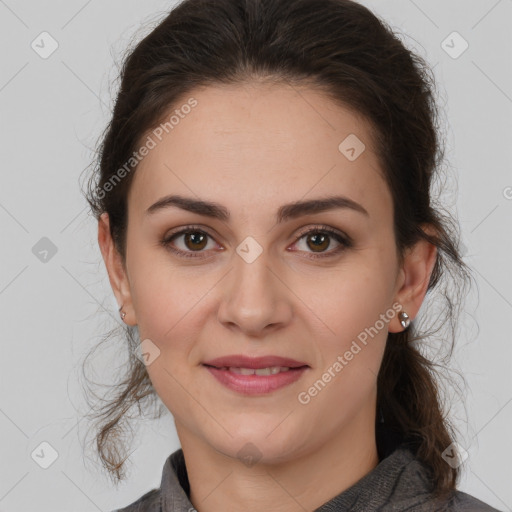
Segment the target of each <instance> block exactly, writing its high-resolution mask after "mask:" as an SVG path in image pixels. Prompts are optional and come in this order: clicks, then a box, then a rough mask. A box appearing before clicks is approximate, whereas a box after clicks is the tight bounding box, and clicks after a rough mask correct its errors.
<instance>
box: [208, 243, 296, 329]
mask: <svg viewBox="0 0 512 512" xmlns="http://www.w3.org/2000/svg"><path fill="white" fill-rule="evenodd" d="M233 265H234V268H233V269H232V270H231V272H229V276H227V280H226V281H225V283H224V288H223V291H222V299H221V304H220V305H219V309H218V314H217V316H218V320H219V322H221V323H222V324H223V325H224V326H225V327H227V328H229V329H231V330H239V331H241V332H243V333H244V334H245V335H247V336H251V337H262V336H265V335H267V334H268V333H269V332H272V331H275V330H278V329H280V328H283V327H284V326H285V325H287V324H288V323H289V322H290V321H291V319H292V315H293V304H292V302H291V301H292V296H293V294H292V293H291V292H290V290H289V289H288V288H287V286H286V284H285V283H284V282H283V281H284V279H283V276H280V275H279V272H278V271H277V272H276V271H275V270H273V269H272V268H271V267H270V266H269V261H268V258H267V257H266V253H265V251H264V252H263V253H262V254H260V256H259V257H258V258H257V259H256V260H255V261H252V262H251V263H248V262H247V261H245V260H244V259H243V258H242V257H240V256H239V255H238V254H236V255H235V256H234V262H233Z"/></svg>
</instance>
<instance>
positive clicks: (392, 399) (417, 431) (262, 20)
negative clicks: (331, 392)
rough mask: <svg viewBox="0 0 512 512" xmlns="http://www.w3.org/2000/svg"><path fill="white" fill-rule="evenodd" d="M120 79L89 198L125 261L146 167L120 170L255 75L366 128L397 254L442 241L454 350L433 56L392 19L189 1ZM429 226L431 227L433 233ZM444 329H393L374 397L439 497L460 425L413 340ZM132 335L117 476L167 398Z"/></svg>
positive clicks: (304, 2) (455, 250) (107, 417)
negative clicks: (199, 103)
mask: <svg viewBox="0 0 512 512" xmlns="http://www.w3.org/2000/svg"><path fill="white" fill-rule="evenodd" d="M120 79H121V80H120V90H119V92H118V95H117V100H116V103H115V108H114V112H113V115H112V118H111V121H110V123H109V124H108V126H107V128H106V131H105V133H104V134H103V136H102V138H101V140H100V147H99V155H98V159H97V164H98V165H97V166H96V167H95V172H94V173H93V175H92V176H91V178H90V180H89V182H88V190H87V193H86V196H87V200H88V202H89V204H90V207H91V209H92V212H93V214H94V216H95V217H96V218H97V219H98V218H99V216H100V215H101V214H102V213H103V212H107V213H108V214H109V217H110V229H111V235H112V238H113V240H114V242H115V244H116V247H117V249H118V251H119V253H120V254H121V256H122V258H123V261H124V259H125V256H126V252H125V251H126V228H127V194H128V190H129V188H130V183H131V181H132V179H133V176H134V172H135V170H136V166H134V167H133V169H132V170H131V172H126V173H123V178H122V179H121V180H119V179H117V181H116V182H115V183H114V182H113V178H115V175H116V173H118V171H119V169H121V168H123V166H124V168H125V169H126V163H127V162H128V161H129V160H130V158H131V156H132V154H133V153H134V151H136V150H137V149H138V148H139V147H140V145H141V141H142V140H143V136H145V135H147V133H148V131H149V130H151V129H153V128H154V127H156V126H158V124H159V123H160V122H161V120H162V118H163V116H164V115H165V114H166V113H168V112H169V111H170V109H171V108H175V107H176V106H179V104H180V102H184V101H185V100H184V98H186V97H187V95H191V94H193V91H194V89H195V88H196V87H199V86H208V85H219V84H239V83H243V82H250V81H253V80H259V81H262V80H266V81H269V82H275V83H288V84H296V85H301V84H302V85H304V84H306V85H310V86H311V87H317V88H318V90H321V91H323V92H324V93H325V94H327V95H328V96H329V97H330V98H332V99H333V100H335V101H337V102H339V103H340V104H342V105H344V106H346V107H348V108H350V109H352V110H353V111H355V112H357V113H359V114H360V115H362V116H363V117H364V118H365V119H366V120H367V121H368V122H369V123H370V125H371V127H372V130H373V136H374V143H375V144H374V145H375V151H376V152H377V155H378V157H379V159H380V163H381V168H382V171H383V173H384V176H385V179H386V182H387V183H388V185H389V188H390V191H391V193H392V197H393V204H394V229H395V235H396V246H397V252H398V254H399V255H400V257H403V255H404V251H405V250H406V249H407V248H408V247H410V246H412V245H413V244H414V243H415V242H418V241H419V240H421V239H425V240H428V241H429V242H430V243H432V244H434V245H435V246H436V247H437V249H438V251H437V261H436V263H435V267H434V270H433V273H432V276H431V279H430V283H429V288H428V293H427V296H426V299H425V300H426V301H429V300H431V302H432V303H433V304H434V305H439V304H441V303H443V305H442V307H440V308H439V310H440V311H442V312H443V313H444V320H443V321H442V322H441V324H440V325H441V326H444V325H446V321H448V324H449V326H450V327H451V328H450V329H449V330H448V336H444V337H442V338H441V339H439V340H438V343H440V344H442V345H443V346H445V347H447V348H448V352H449V353H448V355H450V354H451V351H452V349H453V340H454V339H455V328H456V317H457V314H456V313H457V311H458V309H457V308H458V306H460V304H461V301H462V299H463V297H464V296H465V286H466V284H468V280H469V279H470V278H471V275H470V273H469V271H468V269H467V267H466V265H465V263H464V262H463V260H462V258H461V256H460V254H459V246H458V224H457V223H456V221H455V220H454V219H453V218H451V217H450V215H449V214H445V213H442V212H443V210H442V208H441V207H440V206H439V205H435V204H434V203H435V202H434V199H433V198H432V197H431V195H432V189H433V187H434V184H435V183H434V182H435V178H436V177H438V176H439V171H440V170H441V163H442V160H443V154H444V151H443V148H442V144H441V141H440V137H439V133H440V127H439V123H438V118H439V114H438V107H437V105H436V101H435V97H434V93H435V82H434V79H433V76H432V71H431V69H430V68H429V67H428V65H427V64H426V63H425V61H424V60H423V59H422V58H421V57H419V56H418V55H416V54H415V53H414V52H412V51H410V50H408V49H407V48H406V47H405V45H404V44H403V43H402V42H401V40H400V38H399V37H398V36H397V35H396V34H395V32H394V31H393V30H392V29H391V28H390V26H389V25H387V24H386V23H385V22H384V21H382V20H380V19H379V18H377V17H376V16H375V15H374V14H373V13H372V12H370V11H369V10H368V9H367V8H366V7H364V6H362V5H360V4H358V3H356V2H354V1H350V0H293V1H292V0H184V1H182V2H180V3H179V4H178V5H177V6H176V7H175V8H173V9H172V11H171V12H170V13H168V14H167V15H166V17H165V19H163V21H161V22H160V23H159V24H158V25H157V26H156V28H154V30H152V31H151V33H150V34H149V35H147V36H146V37H145V38H144V39H143V40H142V41H140V42H139V43H138V44H137V45H136V47H135V48H134V49H133V50H131V51H130V53H129V55H128V56H127V57H126V59H125V61H124V65H123V67H122V70H121V73H120ZM340 142H341V141H340ZM118 177H119V174H118ZM108 183H111V185H112V184H113V186H110V187H108V185H107V184H108ZM425 225H430V226H432V227H433V228H434V232H435V234H430V235H429V234H427V232H426V231H424V230H423V229H422V227H425ZM451 293H454V297H451V296H450V295H451ZM434 294H437V295H435V300H434V299H433V298H432V296H433V295H434ZM439 328H440V327H439ZM439 328H438V329H437V330H433V331H432V332H430V333H427V331H426V330H422V331H421V333H420V329H419V328H418V326H417V322H416V321H415V322H413V323H412V324H411V327H410V328H409V329H408V330H405V331H403V332H400V333H389V335H388V339H387V345H386V349H385V353H384V358H383V361H382V366H381V369H380V372H379V375H378V397H377V405H378V408H379V413H382V415H383V417H384V419H385V424H386V425H387V426H388V428H390V429H391V430H393V431H395V432H397V433H398V434H400V435H401V436H403V438H407V439H408V440H409V441H410V443H411V447H414V450H415V453H416V455H417V457H418V458H419V459H420V460H422V461H423V462H424V463H425V464H426V466H427V467H428V468H429V469H430V470H431V474H432V483H433V491H435V492H436V493H438V494H443V493H446V492H449V491H451V490H453V489H454V488H455V485H456V481H457V477H458V470H457V469H455V468H452V467H451V466H450V465H448V464H447V463H446V462H445V461H444V460H443V458H442V456H441V454H442V452H443V451H444V450H445V449H446V448H447V447H448V446H449V445H450V444H451V442H452V440H453V439H454V435H453V429H452V427H451V426H450V424H449V422H448V420H447V418H446V414H445V411H444V410H443V406H442V404H443V400H442V399H441V396H440V390H441V387H440V385H439V382H440V381H439V378H438V377H439V376H438V374H437V372H436V367H437V366H439V365H440V363H434V362H433V361H432V360H431V358H429V357H427V356H426V354H425V352H424V351H423V350H422V346H419V345H418V344H417V341H418V340H425V341H426V340H427V337H428V336H431V335H433V334H435V333H436V332H438V330H439ZM110 334H111V333H109V335H107V337H106V338H105V339H108V336H110ZM125 334H126V339H127V340H128V344H129V349H130V350H129V352H128V360H127V364H126V366H125V367H123V369H124V370H125V373H124V374H123V375H124V376H123V377H122V378H121V379H120V382H118V383H117V384H116V385H115V386H113V387H112V388H111V389H112V396H111V397H110V399H109V400H105V399H103V401H104V402H105V403H104V404H103V405H102V407H101V409H100V410H99V412H98V414H96V417H97V418H98V419H99V422H98V428H97V433H96V446H97V450H98V452H99V455H100V458H101V460H102V463H103V464H104V466H105V468H107V469H108V471H109V472H110V474H111V476H115V478H116V479H117V481H119V480H121V479H122V478H123V466H124V462H125V459H126V457H125V454H126V452H125V450H124V449H123V447H124V445H123V434H124V432H125V430H126V428H128V426H129V424H128V421H127V419H128V417H129V415H128V413H129V411H130V410H131V409H132V408H133V407H135V406H136V407H137V408H138V414H137V415H140V414H141V404H142V403H144V404H145V405H148V404H149V402H150V401H151V400H153V402H155V403H156V402H157V400H156V396H155V395H156V393H155V392H154V390H153V388H152V386H151V382H150V380H149V376H148V374H147V372H146V369H145V366H144V364H143V363H141V362H140V361H139V359H138V358H137V357H135V356H134V348H135V346H136V345H137V343H139V339H138V337H137V336H136V329H135V328H130V327H127V328H126V332H125ZM447 337H448V338H450V339H449V340H447V339H446V338H447ZM443 361H444V360H443ZM162 411H163V409H162V407H160V409H159V416H160V415H161V413H162ZM159 416H158V417H159ZM378 417H380V414H378Z"/></svg>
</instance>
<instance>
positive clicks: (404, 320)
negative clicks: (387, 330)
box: [398, 311, 411, 329]
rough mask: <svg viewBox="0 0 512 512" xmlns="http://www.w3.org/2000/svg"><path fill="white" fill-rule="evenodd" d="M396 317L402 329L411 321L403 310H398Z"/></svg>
mask: <svg viewBox="0 0 512 512" xmlns="http://www.w3.org/2000/svg"><path fill="white" fill-rule="evenodd" d="M398 318H399V320H400V323H401V324H402V327H403V328H404V329H407V327H409V325H410V323H411V320H410V318H409V315H408V314H407V313H406V312H405V311H400V313H398Z"/></svg>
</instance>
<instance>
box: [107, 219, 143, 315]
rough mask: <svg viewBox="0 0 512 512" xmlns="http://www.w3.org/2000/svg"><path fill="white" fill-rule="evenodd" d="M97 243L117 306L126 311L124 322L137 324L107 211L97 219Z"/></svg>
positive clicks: (128, 284) (126, 278)
mask: <svg viewBox="0 0 512 512" xmlns="http://www.w3.org/2000/svg"><path fill="white" fill-rule="evenodd" d="M98 244H99V246H100V250H101V254H102V256H103V261H104V262H105V266H106V268H107V273H108V278H109V281H110V286H112V290H113V292H114V295H115V296H116V299H117V302H118V304H119V307H121V306H123V312H125V313H126V316H125V317H124V322H125V323H126V324H128V325H137V323H136V320H135V313H134V311H133V307H132V297H131V292H130V283H129V280H128V276H127V274H126V269H125V268H124V265H123V261H122V258H121V255H120V254H119V252H118V250H117V249H116V247H115V245H114V241H113V240H112V236H111V234H110V220H109V217H108V213H103V214H102V215H101V216H100V219H99V221H98Z"/></svg>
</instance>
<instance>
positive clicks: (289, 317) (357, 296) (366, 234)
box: [109, 84, 419, 462]
mask: <svg viewBox="0 0 512 512" xmlns="http://www.w3.org/2000/svg"><path fill="white" fill-rule="evenodd" d="M191 96H193V97H194V98H195V99H196V100H197V106H195V108H193V109H192V111H191V112H190V113H189V114H188V115H186V116H183V118H182V119H180V121H179V124H177V125H176V126H174V128H173V129H172V130H168V133H166V132H165V131H164V132H163V134H162V133H160V132H161V130H160V131H159V132H158V133H159V138H161V140H159V138H157V137H155V136H154V135H153V136H152V137H153V139H154V140H155V142H156V143H157V144H156V146H155V147H154V148H153V149H151V150H150V151H149V153H148V155H147V156H145V158H144V159H143V160H142V161H141V163H140V164H139V166H138V168H137V170H136V173H135V176H134V181H133V183H132V186H131V189H130V193H129V197H128V219H129V220H128V231H127V251H126V267H125V274H123V275H122V277H121V281H122V282H121V284H120V285H119V283H117V285H119V286H117V287H115V289H116V292H117V295H118V299H119V301H120V303H124V311H126V312H127V317H126V318H125V321H126V322H127V323H130V324H132V325H138V329H139V333H140V339H141V340H150V342H147V341H146V342H145V343H150V345H146V347H149V346H150V347H152V348H151V350H152V351H153V353H154V354H156V353H157V352H158V351H159V352H158V355H157V357H156V358H155V359H154V360H153V361H152V362H151V363H150V364H149V365H148V366H147V371H148V373H149V377H150V379H151V381H152V383H153V386H154V388H155V390H156V392H157V393H158V395H159V396H160V398H161V400H162V401H163V403H164V404H165V405H166V406H167V408H168V409H169V410H170V411H171V413H172V414H173V416H174V419H175V422H176V426H177V430H178V435H179V436H180V439H182V441H183V439H185V438H186V439H194V440H196V441H197V442H198V443H204V444H205V445H208V446H210V447H212V448H214V449H215V450H217V451H218V452H220V453H223V454H226V455H228V456H230V457H237V454H239V452H240V450H243V448H244V447H245V446H247V444H246V443H249V442H250V443H252V444H253V445H255V446H256V447H257V448H258V450H259V452H260V455H259V456H260V457H262V459H263V461H267V462H272V461H277V460H283V459H292V458H294V457H298V456H301V455H304V454H305V453H307V452H310V451H312V450H315V449H317V448H318V447H319V446H320V445H322V444H325V443H328V442H331V441H333V440H335V439H336V438H337V437H339V436H342V435H345V436H347V435H348V433H350V432H352V433H353V432H356V431H360V429H361V428H362V429H364V428H366V429H369V428H370V426H371V425H372V423H373V421H374V418H375V416H374V415H375V399H376V379H377V374H378V371H379V366H380V363H381V360H382V356H383V350H384V346H385V341H386V337H387V334H388V331H389V330H393V329H394V330H396V331H398V330H401V329H400V327H399V323H398V320H397V317H396V315H397V308H396V303H397V299H400V298H402V299H404V293H405V291H404V290H405V285H404V283H405V280H404V273H403V271H402V269H401V268H399V265H398V260H397V253H396V246H395V238H394V232H393V204H392V199H391V195H390V192H389V189H388V188H387V186H386V183H385V182H384V180H383V178H382V176H381V172H382V171H381V168H380V167H379V161H378V159H377V157H376V155H375V153H374V151H373V145H372V140H371V132H370V127H369V125H367V124H366V122H365V121H364V120H363V119H362V118H360V117H358V116H356V115H355V114H354V113H351V112H350V111H349V110H347V109H344V108H342V107H341V106H339V105H336V104H334V103H333V102H332V101H331V100H329V99H328V98H327V97H325V96H324V95H322V93H321V92H318V91H315V90H314V89H312V88H297V87H293V88H292V87H290V86H288V85H284V84H283V85H273V86H270V85H264V84H246V85H237V86H229V87H224V86H223V87H220V86H219V87H208V88H202V89H197V90H195V91H194V93H193V94H191ZM354 135H355V136H356V137H357V139H356V138H354ZM349 136H350V138H349V139H348V140H347V141H346V142H345V143H343V141H345V139H347V137H349ZM342 143H343V144H342ZM361 143H362V144H364V150H363V151H361V150H362V148H363V146H362V145H361ZM340 144H341V147H340ZM351 148H353V149H354V151H352V150H351ZM171 195H172V196H181V197H182V198H185V199H186V200H187V201H188V202H189V203H188V206H186V203H185V202H182V203H181V206H180V205H179V204H177V203H176V202H172V201H170V202H168V203H167V206H165V205H164V206H162V207H160V208H158V207H154V208H153V209H152V210H150V211H148V209H150V207H151V206H152V205H154V204H155V203H157V202H158V201H160V200H161V199H163V198H165V197H166V196H171ZM334 197H338V198H343V199H342V200H341V199H338V200H337V201H333V202H332V204H330V205H329V204H327V205H324V208H317V209H315V208H313V207H312V206H314V204H315V202H316V201H323V200H325V199H328V198H334ZM197 201H202V202H208V203H214V205H209V207H205V206H204V205H203V206H202V208H198V204H197V203H196V205H195V207H193V206H192V203H193V202H197ZM294 203H305V204H303V205H302V207H300V206H295V207H291V206H286V205H293V204H294ZM308 206H309V207H308ZM213 213H215V215H213ZM109 275H110V272H109ZM111 282H112V279H111ZM400 293H402V296H400ZM393 304H395V308H393ZM402 304H404V303H403V302H402ZM417 307H419V303H418V304H417ZM411 308H413V306H412V305H410V309H409V310H408V309H407V307H404V309H405V310H406V311H407V312H408V313H409V316H411V318H412V317H413V316H412V315H413V313H414V312H415V311H414V310H412V309H411ZM383 319H384V320H386V319H387V320H388V322H389V323H388V322H386V321H383ZM383 324H384V325H383ZM155 347H157V348H155ZM357 347H358V348H357ZM151 350H150V351H151ZM230 356H245V357H246V358H249V359H247V360H242V361H240V360H236V359H232V360H229V359H228V360H226V359H224V360H223V361H220V362H219V361H217V362H215V361H214V360H215V359H218V358H229V357H230ZM259 357H271V359H267V360H260V361H258V360H254V359H253V358H259ZM272 358H274V359H272ZM278 358H283V359H281V360H280V359H278ZM290 359H291V360H293V361H289V360H290ZM212 361H213V363H212ZM251 361H252V363H254V364H251ZM206 363H209V364H210V365H211V366H207V365H206ZM226 366H228V367H232V369H231V370H230V369H226V368H225V367H226ZM240 367H246V368H249V369H247V370H239V369H237V368H240ZM262 367H279V373H276V374H272V375H268V373H269V372H275V371H278V370H276V369H273V370H270V371H269V370H262V371H259V372H258V373H260V374H261V373H267V375H258V374H253V375H249V374H250V373H253V370H254V368H262ZM286 367H289V368H290V369H289V370H288V371H286V370H285V368H286ZM223 368H224V369H223ZM233 368H234V369H233ZM251 368H252V371H251ZM240 371H242V373H243V374H240ZM244 374H248V375H244ZM315 383H316V385H315Z"/></svg>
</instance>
